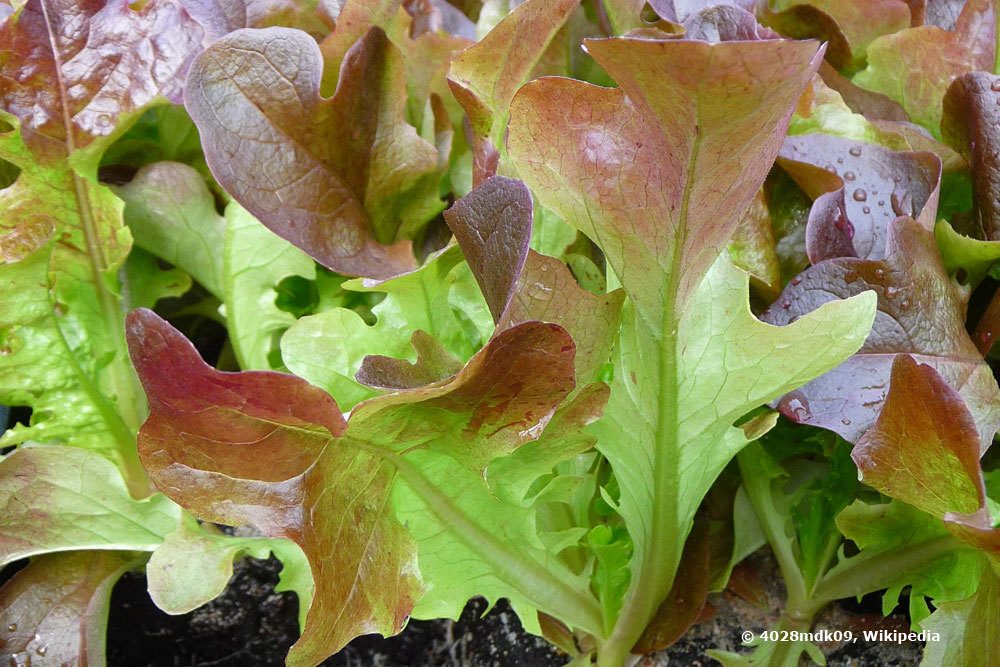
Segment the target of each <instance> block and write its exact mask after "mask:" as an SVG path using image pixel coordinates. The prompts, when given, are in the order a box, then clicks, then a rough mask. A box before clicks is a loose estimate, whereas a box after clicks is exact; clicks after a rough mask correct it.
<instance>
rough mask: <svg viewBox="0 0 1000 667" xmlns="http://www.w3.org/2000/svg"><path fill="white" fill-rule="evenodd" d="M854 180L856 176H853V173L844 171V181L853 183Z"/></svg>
mask: <svg viewBox="0 0 1000 667" xmlns="http://www.w3.org/2000/svg"><path fill="white" fill-rule="evenodd" d="M855 178H857V176H856V175H855V174H854V172H853V171H845V172H844V180H845V181H853V180H854V179H855Z"/></svg>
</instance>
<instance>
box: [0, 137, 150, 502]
mask: <svg viewBox="0 0 1000 667" xmlns="http://www.w3.org/2000/svg"><path fill="white" fill-rule="evenodd" d="M8 121H9V122H10V123H14V122H15V121H14V119H13V118H8ZM0 158H2V159H4V160H7V161H9V162H10V163H12V164H14V165H15V166H16V167H18V168H19V169H20V175H19V176H18V178H17V180H16V181H14V183H13V184H12V185H10V186H9V187H7V188H5V189H4V190H2V191H0V209H2V210H3V217H2V220H0V293H2V294H6V295H17V296H16V298H5V299H2V300H0V403H4V404H7V405H27V406H30V407H31V408H32V409H33V413H32V420H31V425H30V426H27V427H24V426H21V427H18V428H16V429H14V430H12V431H8V432H7V433H5V434H4V435H3V437H2V438H0V446H11V445H16V444H20V443H24V442H28V441H36V442H58V443H62V444H68V445H73V446H77V447H85V448H88V449H92V450H95V451H100V452H102V453H103V454H104V455H105V456H107V457H108V458H110V459H111V460H113V461H115V462H116V463H117V464H118V465H119V466H121V468H122V470H123V471H124V472H125V474H126V476H127V478H128V480H129V483H130V484H132V485H134V486H135V488H136V490H141V489H143V487H144V486H145V484H146V477H145V473H143V472H142V469H141V466H140V465H139V460H138V457H137V455H136V450H135V437H134V433H135V430H136V429H138V427H139V424H140V423H141V422H142V419H143V418H144V416H145V401H144V398H143V395H142V391H141V389H140V388H139V386H138V382H137V381H136V378H135V374H134V372H133V371H132V367H131V365H130V364H129V361H128V352H127V350H126V348H125V339H124V324H123V312H122V310H121V305H120V301H119V290H120V285H119V282H118V276H117V274H118V270H119V269H120V268H121V266H122V264H123V263H124V261H125V258H126V256H127V255H128V252H129V249H130V246H131V237H130V236H129V233H128V230H127V229H126V228H125V226H124V225H123V224H122V219H121V212H122V204H121V201H120V200H119V199H118V198H117V197H115V196H114V195H113V194H112V193H111V191H110V190H109V189H108V188H106V187H104V186H102V185H100V184H98V183H96V182H93V181H90V180H87V179H85V178H83V177H81V176H79V175H78V174H76V173H75V172H73V171H72V170H71V169H70V167H69V165H68V164H67V162H66V160H65V159H63V158H56V159H43V158H42V157H40V156H36V155H34V154H32V153H31V152H30V151H29V150H28V148H27V147H26V146H25V144H24V142H23V141H22V138H21V134H20V133H19V131H18V130H16V129H13V130H11V131H9V132H7V133H6V134H2V135H0Z"/></svg>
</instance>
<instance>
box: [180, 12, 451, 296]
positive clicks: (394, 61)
mask: <svg viewBox="0 0 1000 667" xmlns="http://www.w3.org/2000/svg"><path fill="white" fill-rule="evenodd" d="M322 69H323V63H322V59H321V56H320V52H319V48H318V47H317V46H316V43H315V42H313V40H312V39H310V38H309V37H308V36H307V35H305V34H304V33H302V32H299V31H295V30H288V29H285V28H268V29H265V30H239V31H236V32H234V33H231V34H229V35H227V36H226V37H224V38H223V39H221V40H219V41H218V42H216V43H215V44H213V45H212V46H211V47H209V48H208V49H207V50H206V51H205V52H204V53H202V54H201V55H200V56H199V57H198V59H197V60H196V61H195V64H194V66H193V67H192V70H191V75H190V77H189V79H188V93H187V100H186V104H187V108H188V111H189V112H190V114H191V117H192V118H193V119H194V121H195V123H196V124H197V125H198V129H199V131H200V132H201V136H202V143H203V146H204V149H205V157H206V160H207V161H208V165H209V167H210V168H211V169H212V173H213V174H214V175H215V177H216V179H217V180H218V181H219V184H220V185H222V187H223V188H225V189H226V190H227V191H228V192H229V193H230V194H231V195H233V197H234V198H235V199H236V200H237V201H239V202H240V203H241V204H242V205H243V206H244V208H246V209H247V210H248V211H249V212H250V213H252V214H253V215H254V216H255V217H256V218H257V219H259V220H260V221H261V222H262V223H263V224H264V225H265V226H267V227H268V228H269V229H271V230H272V231H273V232H275V233H276V234H278V235H279V236H281V237H283V238H285V239H287V240H288V241H290V242H292V243H293V244H295V245H296V246H298V247H299V248H301V249H302V250H304V251H305V252H306V253H307V254H309V255H311V256H312V257H313V258H314V259H316V260H317V261H318V262H320V263H321V264H323V265H324V266H327V267H328V268H331V269H333V270H335V271H338V272H340V273H344V274H348V275H363V276H369V277H376V278H385V277H388V276H392V275H397V274H400V273H403V272H405V271H407V270H410V269H412V268H413V267H414V263H415V262H414V258H413V254H412V251H411V248H410V242H409V241H408V240H407V239H408V238H410V237H412V236H413V234H415V233H416V232H417V231H418V230H419V229H420V228H421V227H422V225H424V224H425V223H426V222H427V221H428V220H429V219H430V218H431V217H433V215H434V214H435V213H437V211H439V210H440V208H441V206H442V204H441V202H440V200H439V199H438V197H437V174H438V169H439V165H438V156H437V151H436V150H435V148H434V147H433V146H431V145H430V144H429V143H427V142H426V141H425V140H423V139H422V138H420V137H419V136H418V135H417V133H416V131H415V130H414V129H413V128H412V127H411V126H410V125H409V124H407V122H406V120H405V119H404V106H405V103H406V91H405V84H404V78H403V65H402V59H401V56H400V54H399V52H398V50H397V49H396V47H395V46H393V45H392V43H391V42H389V40H388V38H387V37H386V36H385V33H384V32H382V31H381V30H380V29H377V28H373V29H372V30H371V31H369V32H368V33H367V34H366V35H365V37H364V38H363V39H362V40H360V41H359V42H358V43H357V44H355V46H354V47H352V49H351V50H350V52H349V53H348V55H347V58H346V59H345V61H344V67H343V70H342V73H341V78H340V81H339V83H338V86H337V92H336V93H335V94H334V96H333V97H332V98H329V99H324V98H322V97H320V95H319V83H320V76H321V74H322Z"/></svg>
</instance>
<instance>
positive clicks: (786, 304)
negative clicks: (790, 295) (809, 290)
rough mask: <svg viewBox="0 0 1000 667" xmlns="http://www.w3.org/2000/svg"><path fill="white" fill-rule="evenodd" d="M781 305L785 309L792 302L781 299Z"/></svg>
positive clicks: (790, 305) (789, 306)
mask: <svg viewBox="0 0 1000 667" xmlns="http://www.w3.org/2000/svg"><path fill="white" fill-rule="evenodd" d="M781 307H782V308H784V309H785V310H788V309H789V308H791V307H792V303H791V301H782V302H781Z"/></svg>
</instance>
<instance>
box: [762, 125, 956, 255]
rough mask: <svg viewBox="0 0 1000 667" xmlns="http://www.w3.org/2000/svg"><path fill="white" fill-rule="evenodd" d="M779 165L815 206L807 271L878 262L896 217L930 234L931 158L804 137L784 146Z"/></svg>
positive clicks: (934, 195) (934, 161) (936, 179)
mask: <svg viewBox="0 0 1000 667" xmlns="http://www.w3.org/2000/svg"><path fill="white" fill-rule="evenodd" d="M778 164H780V165H781V166H782V168H784V169H785V171H787V172H788V173H789V174H790V175H791V176H792V178H793V179H795V182H796V183H798V185H799V187H801V188H802V189H803V190H804V191H805V192H806V194H808V195H809V196H810V197H813V199H815V200H816V201H815V204H814V205H813V209H812V211H811V212H810V216H809V226H808V228H807V251H808V253H809V259H810V260H811V261H812V262H813V263H814V264H815V263H818V262H820V261H822V260H824V259H831V258H834V257H860V258H862V259H881V258H883V257H885V253H886V238H887V234H888V228H889V223H890V222H892V221H893V220H895V219H896V218H897V217H899V216H901V215H906V216H910V217H913V218H915V219H916V220H917V221H918V222H919V223H920V224H921V225H923V226H924V227H925V228H927V229H928V230H932V229H934V222H935V220H936V218H935V215H936V213H937V201H938V188H939V184H940V180H941V160H940V159H939V158H938V157H937V156H936V155H934V154H933V153H926V152H917V151H914V152H897V151H893V150H889V149H887V148H883V147H882V146H878V145H875V144H868V143H864V142H860V141H853V140H850V139H845V138H841V137H834V136H830V135H826V134H804V135H797V136H792V137H788V138H787V139H785V143H784V145H783V146H782V148H781V153H780V155H779V158H778Z"/></svg>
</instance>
